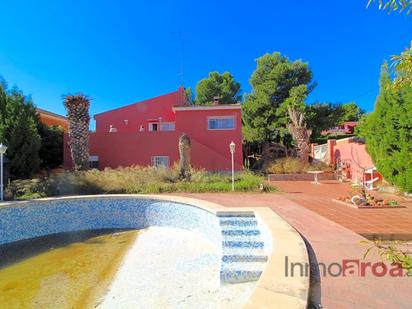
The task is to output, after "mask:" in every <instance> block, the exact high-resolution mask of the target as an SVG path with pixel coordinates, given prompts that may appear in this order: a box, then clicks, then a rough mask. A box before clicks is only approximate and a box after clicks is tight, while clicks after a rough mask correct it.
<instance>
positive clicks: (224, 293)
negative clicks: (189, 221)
mask: <svg viewBox="0 0 412 309" xmlns="http://www.w3.org/2000/svg"><path fill="white" fill-rule="evenodd" d="M219 267H220V265H219V252H217V250H216V248H215V247H214V246H213V245H212V244H211V243H210V242H208V241H207V240H205V239H204V238H203V237H201V236H200V235H198V234H196V233H194V232H189V231H184V230H180V229H175V228H168V227H150V228H148V229H146V230H140V231H136V230H129V231H116V232H113V231H110V233H108V231H99V232H97V231H96V232H83V233H71V234H65V235H63V236H58V237H57V236H55V237H48V238H42V239H38V240H30V241H25V242H23V243H22V244H19V245H18V246H16V247H10V246H9V247H7V246H2V247H0V308H53V309H54V308H56V309H59V308H96V307H97V308H101V309H106V308H110V309H112V308H145V309H146V308H240V307H242V305H243V304H245V302H246V301H247V299H248V298H249V296H250V294H251V292H252V291H253V288H254V285H255V284H254V283H242V284H227V285H223V286H222V285H221V284H220V282H219V270H220V269H219Z"/></svg>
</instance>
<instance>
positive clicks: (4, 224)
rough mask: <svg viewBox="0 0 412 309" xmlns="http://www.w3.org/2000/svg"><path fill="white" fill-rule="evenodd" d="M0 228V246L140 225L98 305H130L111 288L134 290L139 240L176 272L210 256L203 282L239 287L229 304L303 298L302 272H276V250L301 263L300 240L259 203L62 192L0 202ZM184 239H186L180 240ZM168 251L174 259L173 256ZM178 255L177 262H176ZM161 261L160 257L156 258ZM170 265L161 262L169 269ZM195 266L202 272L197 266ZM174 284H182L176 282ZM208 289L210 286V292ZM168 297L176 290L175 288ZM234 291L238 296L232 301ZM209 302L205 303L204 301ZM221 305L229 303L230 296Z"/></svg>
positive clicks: (302, 301)
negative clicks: (197, 247)
mask: <svg viewBox="0 0 412 309" xmlns="http://www.w3.org/2000/svg"><path fill="white" fill-rule="evenodd" d="M0 229H1V231H2V233H1V234H0V245H5V244H10V243H14V242H19V241H22V240H27V239H32V238H38V237H42V236H46V235H51V234H58V233H66V232H74V231H87V230H102V229H136V230H146V231H147V232H146V234H144V233H143V234H142V235H143V236H142V237H143V238H139V237H141V236H139V237H138V238H137V239H138V240H137V241H136V244H137V245H136V246H132V249H130V252H129V253H128V254H127V255H126V257H125V260H124V261H123V264H122V265H123V266H122V267H120V270H119V271H118V273H117V275H116V277H115V279H114V281H113V283H112V285H111V288H110V289H109V290H108V291H107V296H106V298H104V299H101V300H100V301H99V304H100V305H99V306H101V308H109V307H111V306H117V305H120V304H121V303H119V301H120V302H123V303H128V304H129V305H130V307H133V306H135V305H136V303H133V302H134V301H136V300H131V298H130V299H129V300H128V299H126V298H127V297H128V296H126V295H123V296H122V294H121V292H119V291H121V290H124V288H127V287H130V288H133V287H134V289H135V290H136V289H139V290H141V289H142V287H143V286H142V285H141V283H138V282H135V284H131V283H130V275H131V272H132V269H133V267H136V265H135V264H134V263H136V259H138V258H137V257H139V259H140V261H139V262H140V263H142V262H141V261H145V263H150V261H151V260H152V259H151V257H150V255H149V256H147V254H146V256H145V255H144V252H142V251H141V249H140V247H139V246H142V244H146V245H148V244H152V245H153V243H156V242H159V243H161V242H163V245H162V246H163V247H162V248H156V247H153V248H152V249H151V250H154V251H153V252H158V253H157V255H162V254H166V255H167V254H168V253H167V252H166V251H167V250H168V251H169V252H172V251H173V252H174V251H176V254H175V256H174V257H173V254H170V256H171V260H169V261H168V263H169V264H170V265H180V266H175V267H181V268H182V269H184V267H185V266H184V265H192V266H191V267H190V268H188V269H187V270H185V271H186V273H184V272H180V276H182V274H183V275H189V274H188V271H192V269H193V268H196V267H195V266H193V265H196V263H199V265H204V264H205V263H210V265H208V266H207V267H209V266H210V269H213V276H214V275H216V278H213V279H210V281H213V280H216V282H218V284H219V285H220V287H221V288H220V289H221V290H219V292H214V293H215V294H216V293H221V291H226V292H224V293H227V294H224V293H223V294H222V295H221V296H222V297H223V298H225V297H226V300H229V299H230V298H232V299H235V298H236V293H239V300H238V302H236V301H233V302H232V305H233V306H239V305H240V304H241V305H242V306H243V305H244V306H251V307H254V306H258V305H259V304H262V303H264V302H265V301H268V300H269V299H272V298H273V299H276V298H279V299H282V301H286V302H287V303H289V304H290V305H291V306H292V307H296V308H304V307H305V306H306V302H307V295H308V288H309V282H308V280H309V279H308V278H291V277H287V276H285V275H284V274H283V270H284V268H282V267H284V264H283V260H282V259H284V256H288V257H293V258H294V261H296V260H298V262H299V261H300V262H302V263H305V262H307V253H306V248H305V245H304V242H303V240H302V239H301V238H300V236H299V235H298V234H297V233H296V231H294V229H293V228H291V227H290V226H289V225H288V224H287V223H286V222H285V221H284V220H282V219H281V218H280V217H279V216H277V215H276V214H275V213H273V212H272V211H271V210H269V209H266V208H259V209H253V208H248V209H245V208H230V209H228V208H225V207H222V206H220V205H217V204H214V203H210V202H206V201H200V200H195V199H189V198H182V197H175V196H155V195H149V196H147V195H104V196H79V197H64V198H56V199H41V200H35V201H29V202H18V203H8V204H5V205H2V206H1V207H0ZM179 231H180V232H179ZM156 233H157V234H156ZM162 233H163V234H162ZM139 235H140V233H139ZM159 235H160V236H159ZM171 235H178V236H176V237H173V238H170V240H169V241H167V239H168V238H167V237H171ZM151 237H152V238H151ZM172 239H173V241H172ZM174 239H182V242H179V241H177V240H176V243H175V244H172V243H173V242H174ZM184 239H186V240H185V241H183V240H184ZM139 242H140V243H139ZM202 242H204V247H205V248H206V247H207V248H208V251H207V252H206V251H205V253H204V254H201V253H199V252H198V253H197V254H199V257H195V256H194V255H193V257H192V258H191V259H190V258H187V256H186V255H185V252H187V255H188V256H190V254H195V253H190V252H191V249H193V248H194V246H195V245H196V244H200V243H202ZM139 244H140V245H139ZM173 246H175V247H173ZM176 246H179V247H178V249H182V250H183V247H184V246H187V248H186V249H184V250H186V251H184V250H183V251H182V252H181V253H177V251H178V250H177V249H176V250H174V249H173V248H177V247H176ZM163 248H165V250H164V251H162V249H163ZM166 248H168V249H167V250H166ZM156 250H160V251H156ZM174 253H175V252H174ZM179 254H180V255H179ZM173 258H174V259H176V261H173V260H172V259H173ZM179 259H180V260H184V261H185V262H184V263H179ZM153 260H155V259H153ZM157 263H159V265H160V264H162V259H158V260H157ZM173 263H174V264H173ZM163 264H166V263H164V262H163ZM170 265H169V266H168V267H169V268H173V266H170ZM140 266H141V264H140ZM140 266H139V267H140ZM159 269H161V267H159ZM208 269H209V268H208ZM216 269H217V271H215V270H216ZM139 271H140V273H139V276H145V273H144V272H142V271H143V270H142V269H140V270H139ZM152 271H153V270H152ZM171 271H173V270H171ZM199 272H204V269H202V270H201V271H199ZM168 275H170V274H168V273H166V270H165V273H164V274H163V276H164V277H167V278H168V279H167V280H169V281H170V280H172V281H174V279H173V276H169V277H168ZM190 275H191V276H192V277H190V278H191V279H188V280H195V279H194V278H195V277H193V276H194V275H193V274H190ZM209 275H210V274H209ZM204 276H205V275H204ZM131 278H136V277H133V276H132V277H131ZM188 278H189V277H188ZM199 278H200V279H199V280H207V279H206V277H199ZM127 280H129V281H127ZM134 280H135V279H134ZM156 280H157V279H156ZM135 281H137V280H135ZM148 282H149V281H148ZM139 284H140V285H139ZM285 284H286V285H285ZM125 285H126V287H125ZM154 287H155V284H152V288H154ZM238 287H242V289H239V288H238ZM178 288H179V287H176V289H178ZM181 288H182V289H184V287H181ZM211 290H213V289H211ZM172 291H174V290H171V291H170V292H169V294H173V293H172ZM209 292H210V291H209ZM186 293H188V292H186ZM268 293H269V294H268ZM189 294H190V293H189ZM210 294H213V293H212V292H210ZM240 294H242V296H240ZM116 295H117V296H116ZM193 295H195V294H193ZM245 295H246V296H245ZM269 296H270V297H269ZM176 297H181V295H180V294H179V295H177V296H176ZM216 297H217V296H216V295H210V298H207V297H206V298H203V294H202V295H201V296H198V298H199V300H201V301H202V302H207V301H216V299H217V298H216ZM219 297H220V296H219ZM242 297H243V298H244V299H243V300H242V301H241V302H239V301H240V299H241V298H242ZM245 297H246V298H245ZM273 299H272V300H273ZM116 301H117V303H116ZM147 301H148V302H146V307H147V306H149V307H150V306H154V305H153V304H154V303H151V302H150V301H151V300H150V299H149V300H147ZM159 301H160V300H159ZM164 301H170V299H167V298H165V300H164ZM184 301H185V302H186V305H191V306H193V305H195V304H196V299H191V300H189V298H185V300H184ZM141 303H142V302H141ZM210 305H212V307H213V304H212V303H211V304H210ZM225 305H226V306H228V307H231V306H230V301H229V303H227V304H225ZM206 307H207V306H206Z"/></svg>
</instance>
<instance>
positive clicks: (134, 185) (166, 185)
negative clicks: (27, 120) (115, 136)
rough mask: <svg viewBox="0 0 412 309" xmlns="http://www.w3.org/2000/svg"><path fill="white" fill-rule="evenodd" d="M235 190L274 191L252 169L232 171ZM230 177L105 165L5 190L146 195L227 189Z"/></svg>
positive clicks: (26, 194) (21, 195)
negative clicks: (181, 175)
mask: <svg viewBox="0 0 412 309" xmlns="http://www.w3.org/2000/svg"><path fill="white" fill-rule="evenodd" d="M235 181H236V183H235V190H236V191H239V192H251V191H252V192H258V191H274V190H275V189H274V188H272V187H270V186H268V185H267V184H264V180H263V177H261V176H258V175H255V174H253V173H252V172H240V173H237V174H236V178H235ZM231 190H232V183H231V176H230V175H227V174H223V173H209V172H206V171H205V170H192V171H191V176H190V180H187V181H185V180H182V181H181V180H179V171H178V169H177V168H172V169H164V168H153V167H139V166H133V167H125V168H118V169H110V168H107V169H105V170H103V171H99V170H96V169H93V170H89V171H80V172H65V173H61V174H55V175H51V176H49V177H45V178H37V179H31V180H16V181H13V182H12V183H11V184H10V185H9V186H8V188H7V191H8V192H7V193H8V195H9V196H12V197H13V198H15V199H28V198H38V197H47V196H59V195H83V194H122V193H123V194H139V193H141V194H150V193H171V192H198V193H200V192H229V191H231Z"/></svg>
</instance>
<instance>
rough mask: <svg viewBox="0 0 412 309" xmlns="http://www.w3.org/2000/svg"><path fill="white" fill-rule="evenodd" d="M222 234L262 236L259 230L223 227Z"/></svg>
mask: <svg viewBox="0 0 412 309" xmlns="http://www.w3.org/2000/svg"><path fill="white" fill-rule="evenodd" d="M222 236H231V237H236V236H239V237H244V236H260V231H259V230H249V229H247V230H239V229H224V230H223V229H222Z"/></svg>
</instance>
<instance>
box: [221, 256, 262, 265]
mask: <svg viewBox="0 0 412 309" xmlns="http://www.w3.org/2000/svg"><path fill="white" fill-rule="evenodd" d="M267 260H268V256H267V255H247V254H234V255H230V254H225V255H223V256H222V262H224V263H234V262H267Z"/></svg>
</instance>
